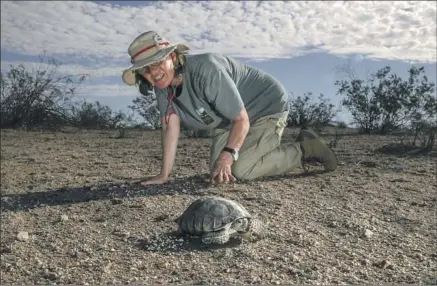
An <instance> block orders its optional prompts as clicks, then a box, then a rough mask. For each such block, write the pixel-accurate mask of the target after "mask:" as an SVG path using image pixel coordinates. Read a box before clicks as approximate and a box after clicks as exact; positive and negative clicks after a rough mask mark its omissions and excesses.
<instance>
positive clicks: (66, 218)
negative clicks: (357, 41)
mask: <svg viewBox="0 0 437 286" xmlns="http://www.w3.org/2000/svg"><path fill="white" fill-rule="evenodd" d="M67 220H68V216H67V215H64V214H63V215H61V218H60V221H61V222H65V221H67Z"/></svg>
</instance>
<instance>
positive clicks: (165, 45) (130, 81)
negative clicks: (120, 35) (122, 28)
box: [122, 31, 189, 85]
mask: <svg viewBox="0 0 437 286" xmlns="http://www.w3.org/2000/svg"><path fill="white" fill-rule="evenodd" d="M175 50H178V51H179V52H184V51H187V50H189V48H188V47H187V46H186V45H183V44H175V45H172V44H170V42H169V41H167V40H165V39H163V38H162V37H161V36H160V35H159V34H158V33H156V32H155V31H148V32H145V33H142V34H141V35H139V36H138V37H136V38H135V40H133V42H132V43H131V44H130V45H129V48H128V53H129V56H130V58H131V63H132V66H131V67H130V68H128V69H126V70H124V72H123V75H122V79H123V81H124V82H125V83H126V84H127V85H135V84H136V80H135V71H136V70H137V69H140V68H142V67H145V66H148V65H151V64H153V63H156V62H159V61H162V60H163V59H165V58H166V57H167V56H168V55H169V54H170V53H171V52H173V51H175Z"/></svg>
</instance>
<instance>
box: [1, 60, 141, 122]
mask: <svg viewBox="0 0 437 286" xmlns="http://www.w3.org/2000/svg"><path fill="white" fill-rule="evenodd" d="M45 59H46V58H45V55H42V56H40V65H39V66H38V67H37V68H36V70H29V69H26V68H25V67H24V66H23V65H18V66H16V67H14V66H11V68H10V70H9V71H8V72H7V73H6V74H4V73H1V74H0V84H1V88H0V91H1V102H0V104H1V128H26V129H31V128H40V129H47V128H49V129H59V128H60V127H64V126H75V127H79V128H97V129H99V128H118V127H121V126H126V125H129V124H132V123H133V120H132V116H128V115H126V114H124V113H122V112H116V113H114V112H113V111H112V110H111V109H110V108H109V107H108V106H103V105H101V104H100V103H99V102H98V101H97V102H95V103H88V102H82V103H80V102H77V101H73V99H74V95H75V90H76V88H77V87H78V86H79V85H80V84H81V83H82V82H83V81H84V80H85V79H86V75H64V76H60V75H57V70H58V68H59V66H60V63H59V62H57V61H56V60H54V59H52V58H48V59H47V62H45Z"/></svg>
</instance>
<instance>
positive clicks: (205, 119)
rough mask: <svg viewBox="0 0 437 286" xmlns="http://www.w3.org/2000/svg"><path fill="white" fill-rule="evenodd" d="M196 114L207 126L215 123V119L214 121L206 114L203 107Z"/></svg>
mask: <svg viewBox="0 0 437 286" xmlns="http://www.w3.org/2000/svg"><path fill="white" fill-rule="evenodd" d="M196 113H197V114H198V115H199V116H200V118H201V119H202V121H203V123H205V124H206V125H209V124H211V123H213V122H214V119H212V117H211V116H210V115H209V114H208V113H206V111H205V109H204V108H203V107H201V108H199V109H196Z"/></svg>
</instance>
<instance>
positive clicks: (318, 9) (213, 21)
mask: <svg viewBox="0 0 437 286" xmlns="http://www.w3.org/2000/svg"><path fill="white" fill-rule="evenodd" d="M436 16H437V15H436V3H435V2H434V1H423V2H420V1H410V2H407V1H395V2H389V1H362V2H357V1H354V2H348V1H339V2H334V1H330V2H322V1H320V2H318V1H309V2H303V1H288V2H287V1H286V2H281V1H266V2H260V1H247V2H243V1H242V2H237V1H229V2H226V1H208V2H202V1H186V2H182V1H175V2H166V1H159V2H158V1H106V2H105V1H95V2H91V1H77V2H61V1H28V2H22V1H17V2H15V1H2V2H1V69H2V71H7V70H8V69H9V65H10V64H12V65H18V64H24V65H25V66H26V67H29V68H30V67H33V66H35V65H36V64H37V63H38V56H39V55H41V54H42V53H43V52H46V53H47V55H48V56H51V57H54V58H55V59H58V60H59V61H61V62H62V65H61V67H60V68H59V70H58V71H59V73H60V74H63V73H65V74H79V73H87V74H89V75H90V77H89V79H88V80H87V81H86V82H85V83H84V84H83V85H82V86H81V87H80V88H79V89H78V94H77V95H78V98H81V99H82V98H83V99H86V100H88V101H96V100H98V101H100V102H101V103H103V104H106V105H109V106H110V107H111V108H112V109H113V110H123V111H127V110H128V109H127V106H128V105H130V104H131V103H132V100H133V99H134V98H135V97H136V96H138V95H139V92H138V91H137V90H136V88H134V87H128V86H126V85H125V84H123V82H122V80H121V74H122V71H123V70H124V69H125V68H128V67H129V66H130V61H129V56H128V54H127V48H128V46H129V44H130V42H131V41H132V40H133V39H134V38H135V37H136V36H137V35H139V34H140V33H142V32H144V31H147V30H155V31H157V32H159V33H161V34H162V35H163V36H164V37H165V38H167V39H168V40H169V41H171V42H173V43H177V42H179V43H185V44H187V45H188V46H190V48H191V53H193V54H197V53H205V52H220V53H223V54H226V55H229V56H233V57H236V58H238V59H241V60H242V61H245V62H248V63H249V64H251V65H253V66H255V67H258V68H260V69H262V70H265V71H266V72H268V73H270V74H272V75H274V76H275V77H277V78H278V79H279V80H280V81H281V82H282V83H283V84H284V86H285V87H286V88H287V90H288V91H289V93H293V94H294V95H296V96H298V95H302V94H303V93H304V92H313V94H314V95H315V96H316V95H318V94H319V93H323V94H325V95H326V96H328V97H329V98H330V100H331V102H332V103H334V104H335V105H337V106H340V105H339V103H340V100H341V98H340V97H339V96H338V95H336V92H337V88H336V86H335V85H334V82H335V80H337V79H341V78H342V77H343V76H344V75H342V74H338V73H336V72H335V68H336V67H338V66H340V65H348V66H350V67H351V68H353V69H354V70H355V71H356V72H357V74H358V75H359V76H360V77H363V78H364V77H365V74H366V73H372V72H376V71H377V70H378V69H380V68H382V67H384V66H386V65H389V66H391V67H392V70H393V72H395V73H396V74H398V75H399V76H402V77H405V76H406V75H407V71H408V69H409V68H410V67H411V66H412V65H417V66H425V70H426V74H427V76H428V78H429V79H431V80H432V81H434V82H435V81H436V69H437V66H436ZM337 119H338V120H343V121H346V122H349V121H350V120H351V118H350V116H349V114H348V112H347V110H345V109H344V108H343V111H342V112H341V113H340V115H339V116H338V118H337Z"/></svg>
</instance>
